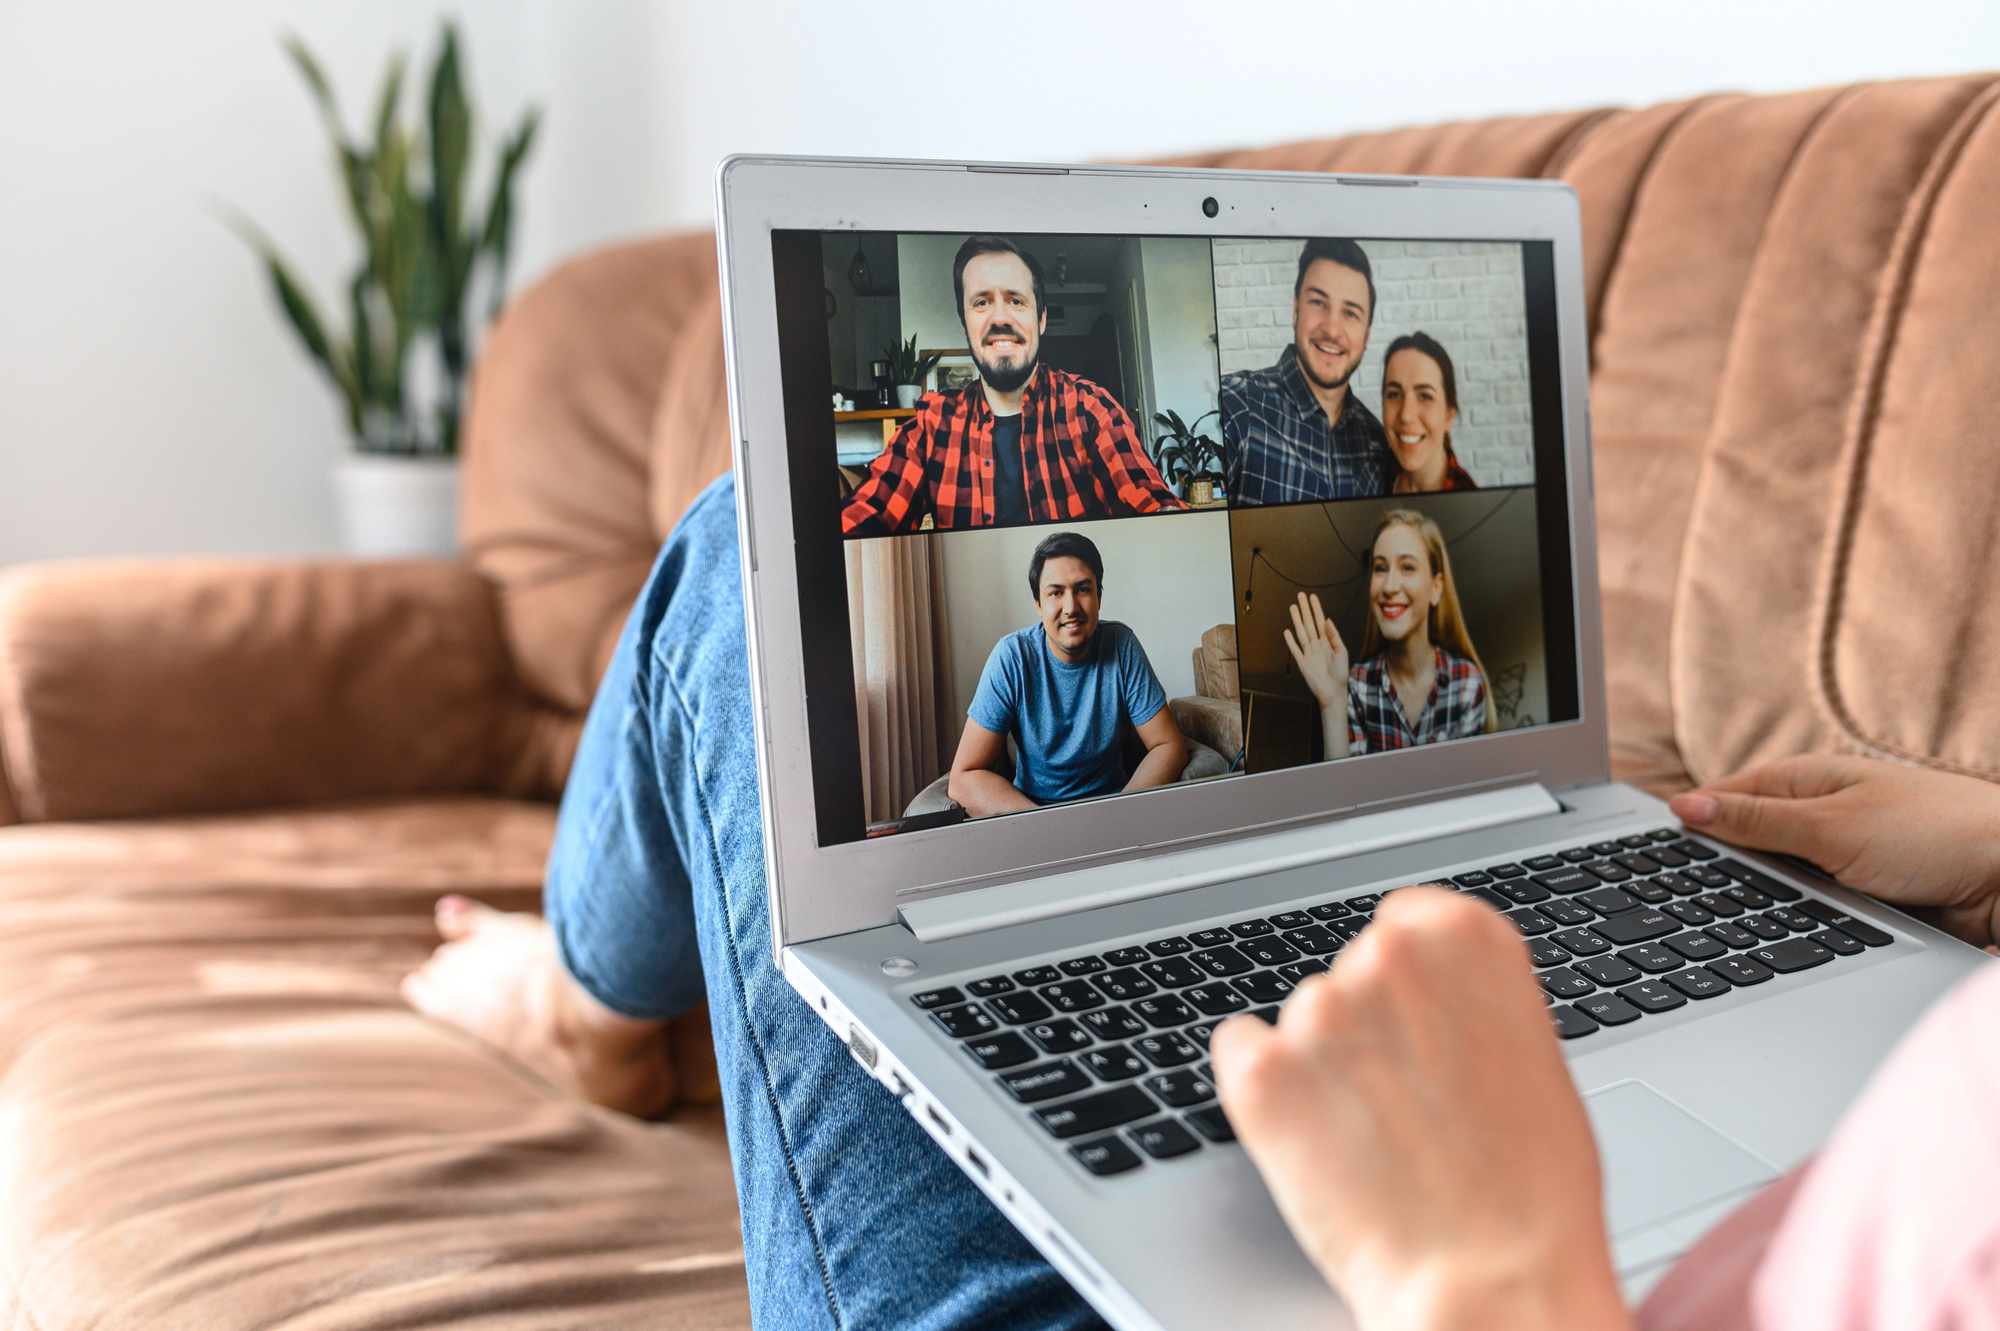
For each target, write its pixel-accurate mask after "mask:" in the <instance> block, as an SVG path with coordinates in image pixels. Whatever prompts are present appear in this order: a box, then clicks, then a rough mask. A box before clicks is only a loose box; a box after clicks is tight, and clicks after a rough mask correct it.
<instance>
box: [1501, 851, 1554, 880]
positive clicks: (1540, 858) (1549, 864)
mask: <svg viewBox="0 0 2000 1331" xmlns="http://www.w3.org/2000/svg"><path fill="white" fill-rule="evenodd" d="M1521 863H1522V864H1525V865H1526V866H1528V868H1529V869H1531V870H1533V871H1534V872H1536V873H1553V872H1554V871H1555V870H1557V869H1560V868H1562V867H1563V860H1562V856H1560V855H1531V856H1529V857H1528V858H1527V859H1525V860H1522V861H1521ZM1494 876H1495V877H1500V876H1501V875H1498V874H1496V875H1494Z"/></svg>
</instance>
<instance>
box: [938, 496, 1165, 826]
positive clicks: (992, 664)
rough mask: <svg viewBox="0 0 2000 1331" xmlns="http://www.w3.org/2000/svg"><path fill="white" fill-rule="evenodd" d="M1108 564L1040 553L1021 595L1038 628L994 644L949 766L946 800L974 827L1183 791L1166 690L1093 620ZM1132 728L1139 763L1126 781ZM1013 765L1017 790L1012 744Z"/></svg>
mask: <svg viewBox="0 0 2000 1331" xmlns="http://www.w3.org/2000/svg"><path fill="white" fill-rule="evenodd" d="M1103 589H1104V560H1103V558H1102V557H1101V556H1100V555H1099V554H1098V553H1097V547H1096V546H1095V545H1094V544H1092V543H1091V541H1090V540H1089V538H1088V537H1084V536H1080V535H1078V534H1077V533H1075V532H1068V531H1065V532H1057V533H1056V534H1055V535H1053V536H1051V537H1049V538H1048V539H1047V540H1045V541H1043V542H1042V543H1041V544H1040V545H1038V546H1036V547H1035V555H1034V558H1033V560H1031V561H1030V563H1029V565H1028V590H1029V591H1030V592H1031V593H1032V594H1033V595H1034V598H1035V608H1036V610H1038V611H1039V612H1040V613H1041V622H1040V623H1039V624H1032V625H1030V626H1029V627H1027V628H1024V629H1021V630H1020V631H1019V632H1016V633H1010V634H1008V635H1007V636H1006V637H1004V638H1002V639H1001V640H1000V641H999V642H998V643H997V644H995V645H994V648H993V654H992V655H991V656H988V657H987V658H986V669H985V670H983V671H982V672H980V676H979V689H978V691H977V692H976V693H974V694H973V695H972V706H971V707H970V708H968V709H967V715H966V721H965V733H964V734H963V735H962V736H960V737H959V741H958V753H957V754H956V756H954V757H953V758H952V763H951V784H950V787H949V788H950V791H951V797H952V799H954V800H956V801H957V802H958V803H959V804H961V805H963V806H964V807H965V811H966V812H967V813H969V814H971V815H972V816H973V817H974V818H984V817H986V816H987V815H988V814H995V813H1008V812H1011V811H1013V810H1015V809H1032V808H1034V807H1035V806H1036V805H1038V804H1051V803H1055V802H1057V801H1059V800H1074V799H1083V798H1085V797H1086V796H1090V795H1108V794H1111V793H1112V792H1113V791H1116V790H1121V789H1123V790H1144V789H1145V788H1146V787H1148V786H1164V785H1166V784H1168V783H1169V782H1171V781H1175V780H1178V779H1179V777H1180V774H1181V769H1182V768H1184V767H1186V766H1187V761H1188V751H1187V744H1186V742H1185V741H1184V740H1182V739H1181V732H1180V727H1179V726H1177V725H1175V724H1174V717H1173V713H1172V712H1171V711H1169V710H1168V709H1167V694H1166V690H1165V689H1162V688H1161V687H1160V680H1159V677H1158V676H1157V675H1155V674H1154V673H1153V667H1152V664H1151V663H1150V662H1149V661H1147V660H1146V651H1145V648H1143V647H1141V646H1140V645H1139V639H1138V638H1137V637H1136V636H1135V635H1134V634H1133V632H1132V630H1131V629H1128V628H1126V627H1125V626H1124V625H1123V624H1120V623H1117V622H1116V621H1114V620H1099V619H1098V617H1097V613H1098V607H1099V603H1100V600H1101V597H1102V594H1103ZM1128 725H1129V726H1130V727H1131V728H1132V729H1133V731H1134V732H1135V733H1136V734H1137V735H1138V736H1139V739H1140V741H1141V742H1143V743H1144V744H1145V746H1146V756H1145V758H1144V760H1142V761H1141V762H1140V763H1139V766H1138V767H1137V768H1136V769H1135V770H1134V771H1133V773H1132V775H1131V777H1130V778H1129V779H1128V778H1127V777H1126V775H1125V762H1124V744H1123V736H1124V731H1125V727H1126V726H1128ZM1009 735H1011V736H1013V738H1014V747H1015V748H1016V749H1017V750H1018V751H1019V754H1020V758H1019V761H1018V762H1017V763H1015V771H1014V779H1013V780H1012V781H1011V782H1010V781H1008V779H1007V778H1006V777H1005V776H1002V775H1001V772H1003V771H1004V770H1005V769H1006V765H1007V737H1008V736H1009Z"/></svg>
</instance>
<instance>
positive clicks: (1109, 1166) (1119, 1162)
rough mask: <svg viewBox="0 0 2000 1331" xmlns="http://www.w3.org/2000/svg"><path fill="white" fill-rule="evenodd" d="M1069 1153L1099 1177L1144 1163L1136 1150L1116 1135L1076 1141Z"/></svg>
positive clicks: (1134, 1167)
mask: <svg viewBox="0 0 2000 1331" xmlns="http://www.w3.org/2000/svg"><path fill="white" fill-rule="evenodd" d="M1069 1153H1070V1154H1071V1155H1072V1156H1074V1157H1075V1158H1076V1162H1077V1163H1078V1164H1080V1165H1082V1166H1083V1167H1084V1168H1085V1169H1087V1170H1089V1171H1090V1172H1091V1173H1093V1174H1095V1175H1097V1176H1098V1177H1099V1178H1108V1177H1109V1176H1111V1175H1113V1174H1123V1173H1124V1172H1125V1171H1126V1170H1128V1169H1137V1168H1138V1167H1139V1166H1140V1165H1143V1164H1145V1163H1146V1162H1145V1161H1144V1160H1141V1159H1140V1158H1139V1155H1138V1152H1136V1151H1134V1150H1133V1149H1132V1148H1131V1147H1129V1146H1127V1145H1126V1144H1125V1143H1124V1142H1121V1141H1119V1140H1118V1139H1117V1138H1116V1137H1099V1138H1097V1139H1095V1140H1094V1141H1087V1142H1078V1143H1077V1144H1076V1145H1074V1146H1072V1147H1070V1148H1069Z"/></svg>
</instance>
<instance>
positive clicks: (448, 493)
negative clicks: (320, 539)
mask: <svg viewBox="0 0 2000 1331" xmlns="http://www.w3.org/2000/svg"><path fill="white" fill-rule="evenodd" d="M333 495H334V504H335V508H336V510H337V512H338V515H339V518H340V540H341V545H342V547H343V548H344V549H345V550H346V551H347V553H348V554H350V555H353V556H354V557H355V558H357V559H407V558H412V557H421V556H427V555H449V554H454V553H456V552H457V550H458V460H457V459H456V458H412V457H395V456H390V455H385V454H379V453H350V454H348V455H347V456H346V457H343V458H341V459H340V461H338V462H336V463H334V464H333Z"/></svg>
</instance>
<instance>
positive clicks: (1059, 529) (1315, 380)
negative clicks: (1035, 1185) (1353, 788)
mask: <svg viewBox="0 0 2000 1331" xmlns="http://www.w3.org/2000/svg"><path fill="white" fill-rule="evenodd" d="M773 246H774V259H775V264H776V277H777V283H778V302H779V307H780V308H779V311H778V313H779V330H780V357H781V368H782V373H783V378H784V391H785V407H786V413H785V414H786V420H787V433H788V436H789V439H790V447H791V459H790V462H791V472H792V492H793V498H794V511H795V518H794V534H795V537H796V539H797V542H798V545H797V557H798V563H799V573H800V592H801V595H800V600H801V606H802V609H801V630H802V638H803V642H804V645H805V657H806V660H805V666H806V674H807V719H808V726H809V730H810V739H811V754H812V779H813V786H814V791H815V796H816V805H817V810H818V835H819V841H820V843H821V844H822V845H831V844H836V843H841V842H852V841H859V840H863V839H865V838H870V837H878V836H892V835H897V834H900V833H907V832H912V831H919V830H931V829H936V828H943V827H950V826H952V825H955V824H959V823H964V822H966V821H968V820H971V819H977V818H990V817H1026V818H1032V817H1033V816H1034V811H1035V810H1036V809H1038V808H1044V807H1047V806H1050V805H1056V804H1067V803H1073V802H1076V801H1081V800H1094V799H1107V798H1144V795H1145V793H1146V792H1147V791H1149V790H1157V789H1162V788H1167V787H1171V786H1176V785H1180V784H1183V783H1187V782H1202V781H1256V780H1257V779H1258V778H1259V777H1260V776H1262V775H1265V774H1269V773H1274V772H1278V771H1282V770H1286V769H1292V768H1297V767H1301V766H1305V765H1309V764H1317V763H1325V762H1345V763H1357V762H1365V761H1367V758H1368V757H1369V756H1370V755H1374V754H1381V753H1385V752H1388V751H1392V750H1397V749H1402V748H1407V747H1410V746H1415V745H1431V744H1459V743H1470V742H1477V741H1478V740H1479V738H1480V737H1482V736H1487V735H1491V734H1493V733H1495V732H1498V731H1503V730H1512V729H1518V728H1522V727H1532V726H1539V725H1544V724H1548V723H1550V722H1558V721H1568V720H1574V719H1576V717H1577V716H1578V679H1577V657H1576V650H1575V631H1576V629H1575V618H1574V599H1573V594H1572V588H1571V585H1570V562H1571V561H1570V549H1569V532H1568V526H1567V523H1566V521H1565V520H1564V513H1565V511H1566V499H1565V493H1564V489H1563V486H1564V475H1565V472H1564V459H1563V440H1562V431H1561V423H1560V403H1559V386H1558V385H1559V376H1558V370H1557V365H1556V314H1555V293H1554V261H1553V256H1552V253H1551V249H1550V245H1549V243H1548V242H1546V241H1509V240H1504V239H1503V240H1491V241H1462V240H1454V241H1437V242H1426V241H1419V240H1409V239H1399V240H1376V239H1370V238H1367V237H1314V238H1300V239H1294V240H1272V239H1269V238H1259V239H1243V240H1229V239H1213V238H1209V237H1171V236H1156V235H1148V236H1143V237H1140V236H1131V237H1126V236H1116V235H1046V234H1033V233H1022V232H1014V233H1009V234H1005V235H1001V234H994V235H966V234H954V235H939V234H928V233H925V234H910V233H903V234H890V233H857V232H853V231H840V232H825V233H821V232H803V231H778V232H775V233H773Z"/></svg>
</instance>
